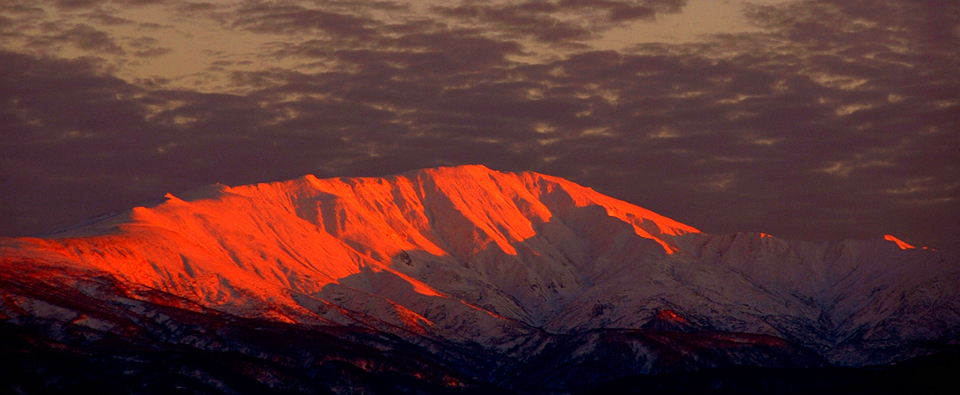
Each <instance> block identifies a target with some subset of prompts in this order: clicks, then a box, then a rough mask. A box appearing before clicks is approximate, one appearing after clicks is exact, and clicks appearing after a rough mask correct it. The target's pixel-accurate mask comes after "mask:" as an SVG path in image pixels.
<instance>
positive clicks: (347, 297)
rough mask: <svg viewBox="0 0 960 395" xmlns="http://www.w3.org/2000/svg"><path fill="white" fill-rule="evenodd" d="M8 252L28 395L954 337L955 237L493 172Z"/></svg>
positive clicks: (174, 204) (937, 343)
mask: <svg viewBox="0 0 960 395" xmlns="http://www.w3.org/2000/svg"><path fill="white" fill-rule="evenodd" d="M0 257H2V262H0V292H2V293H0V296H2V299H0V301H2V303H0V319H2V320H3V325H2V330H3V331H4V336H3V338H4V339H5V340H4V344H3V346H2V347H0V350H3V351H2V352H3V353H4V354H5V355H6V357H5V358H4V359H5V360H7V361H13V362H11V365H10V366H8V369H6V371H7V372H10V373H9V374H10V375H11V376H10V377H7V378H6V380H5V381H7V382H11V383H14V384H13V387H15V388H14V389H17V390H18V391H21V392H31V391H40V392H43V391H45V390H49V389H51V388H62V389H68V388H73V387H83V386H86V385H89V386H99V387H98V388H104V387H102V385H103V383H102V382H101V381H104V380H101V379H102V378H103V377H106V376H104V374H106V373H109V375H110V376H117V375H118V374H119V375H120V376H123V377H126V378H127V380H126V381H124V380H120V381H116V380H111V381H109V383H110V385H113V386H114V387H110V388H113V389H114V390H116V392H119V393H137V392H156V391H157V389H158V388H161V389H162V388H167V389H176V388H180V389H184V390H186V391H188V392H196V393H246V392H249V393H269V392H271V391H277V392H278V393H283V392H284V391H286V392H287V393H289V392H294V393H298V392H300V393H314V392H321V393H322V392H332V393H361V392H364V391H366V392H367V393H393V392H401V391H405V392H419V393H448V392H449V393H463V392H471V391H474V392H477V393H488V392H489V391H493V390H496V391H497V392H505V391H518V392H524V393H527V392H529V393H536V392H544V391H546V392H551V391H553V392H564V391H581V390H588V389H591V388H594V387H596V386H597V385H601V384H603V383H605V382H610V381H611V380H615V379H617V378H619V377H628V376H632V375H636V374H649V373H665V372H695V371H700V370H704V369H713V368H728V367H756V368H790V369H793V368H812V367H829V366H854V367H856V366H866V365H878V364H879V365H885V364H892V363H896V362H900V361H905V360H908V359H910V358H913V357H917V356H922V355H928V354H933V353H935V352H937V351H941V350H949V349H952V348H955V347H956V344H957V337H958V335H960V258H958V257H957V256H956V254H951V253H944V252H939V251H934V250H930V249H923V248H913V247H912V246H910V245H909V244H906V243H904V242H902V241H900V240H898V239H896V238H895V237H893V236H886V237H885V238H877V239H873V240H846V241H838V242H827V243H809V242H802V241H788V240H780V239H778V238H776V237H773V236H770V235H766V234H762V233H737V234H730V235H709V234H704V233H702V232H700V231H698V230H697V229H695V228H693V227H691V226H689V225H685V224H682V223H679V222H677V221H674V220H671V219H669V218H666V217H663V216H661V215H658V214H656V213H654V212H651V211H649V210H646V209H643V208H640V207H637V206H635V205H632V204H629V203H626V202H623V201H620V200H617V199H614V198H611V197H608V196H604V195H602V194H599V193H597V192H595V191H593V190H591V189H589V188H585V187H582V186H579V185H576V184H574V183H572V182H569V181H566V180H563V179H560V178H556V177H550V176H546V175H541V174H537V173H530V172H525V173H502V172H497V171H493V170H490V169H487V168H485V167H483V166H462V167H451V168H437V169H426V170H419V171H414V172H409V173H405V174H400V175H395V176H391V177H385V178H335V179H318V178H316V177H314V176H310V175H308V176H305V177H302V178H299V179H295V180H290V181H284V182H275V183H263V184H256V185H248V186H237V187H228V186H224V185H213V186H209V187H204V188H200V189H197V190H192V191H188V192H185V193H182V194H178V196H174V195H172V194H167V195H166V196H165V197H164V198H163V199H161V200H159V201H156V202H153V203H151V204H148V205H144V206H140V207H135V208H133V209H131V210H126V211H122V212H118V213H114V214H110V215H106V216H101V217H98V218H94V219H92V220H90V221H88V222H86V223H84V224H81V225H78V226H76V227H73V228H70V229H67V230H64V231H61V232H58V233H54V234H50V235H46V236H43V237H38V238H6V239H0ZM58 367H59V368H58ZM58 369H59V370H58ZM98 372H99V373H98ZM98 374H99V375H98ZM51 377H56V378H57V380H53V381H52V382H53V384H50V383H51V380H50V378H51ZM58 383H59V384H58ZM51 386H52V387H51ZM165 386H166V387H165ZM361 389H362V390H361Z"/></svg>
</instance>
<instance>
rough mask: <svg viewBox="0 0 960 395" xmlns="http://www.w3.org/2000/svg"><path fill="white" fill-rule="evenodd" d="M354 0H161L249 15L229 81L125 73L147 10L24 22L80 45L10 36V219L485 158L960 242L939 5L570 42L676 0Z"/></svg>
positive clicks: (715, 211) (755, 13)
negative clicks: (617, 41)
mask: <svg viewBox="0 0 960 395" xmlns="http://www.w3.org/2000/svg"><path fill="white" fill-rule="evenodd" d="M81 3H82V4H81ZM103 4H105V2H95V1H88V2H77V3H76V4H74V5H73V7H75V8H77V9H81V8H82V9H84V10H89V9H91V8H95V7H97V6H101V5H103ZM111 4H121V5H123V4H122V3H111ZM131 4H132V3H131ZM363 4H365V6H360V3H355V2H297V1H245V2H238V3H236V4H227V3H216V4H204V3H186V2H174V1H169V2H164V3H163V4H159V5H158V6H160V5H162V6H166V7H170V9H171V10H172V12H175V13H178V14H177V15H179V18H191V19H190V20H191V21H193V23H198V24H199V23H203V24H207V25H209V26H210V29H212V31H213V30H216V29H222V30H223V31H229V32H235V33H237V34H239V32H243V33H244V34H251V35H253V36H252V37H253V38H252V39H251V40H254V41H255V42H256V43H258V44H257V45H256V46H254V47H255V51H256V52H254V53H249V54H243V56H240V55H236V54H233V53H231V52H229V51H228V50H226V49H223V50H221V49H216V48H211V52H209V54H214V55H216V56H213V57H212V59H215V60H211V61H210V63H209V64H208V65H207V67H206V68H205V69H204V70H205V71H203V72H202V73H201V74H200V75H199V76H198V77H203V78H209V79H211V80H212V79H215V78H219V77H218V76H223V78H225V80H224V82H223V83H222V84H221V85H218V86H217V87H210V86H203V87H192V86H190V85H184V84H179V85H178V84H176V83H174V82H175V81H173V80H169V81H168V80H164V79H162V78H160V79H157V78H146V76H145V77H144V78H142V79H130V78H120V77H118V76H117V75H116V71H115V70H116V69H117V67H116V66H114V65H115V64H118V63H117V62H116V61H115V60H116V59H120V60H121V61H128V60H129V59H131V58H137V59H142V60H143V61H151V60H153V59H165V57H168V56H174V55H177V54H178V52H177V51H178V48H177V47H174V46H170V45H165V44H164V43H163V42H161V41H160V37H159V36H157V37H152V36H150V34H151V33H150V32H149V31H147V30H142V29H140V30H136V32H135V34H133V33H129V34H127V33H123V31H121V30H111V29H113V28H112V27H111V28H108V27H110V26H121V25H123V24H120V23H119V22H118V24H111V23H110V22H108V21H101V22H100V23H102V24H101V25H96V26H93V25H90V24H92V23H94V22H92V21H94V19H91V18H86V19H84V20H83V21H82V22H81V21H80V20H79V19H78V20H76V21H67V22H69V23H65V24H62V25H60V26H61V27H60V28H57V29H52V30H51V31H50V32H48V33H42V32H38V33H37V34H34V35H33V36H32V37H31V38H32V39H35V40H46V41H45V42H56V43H59V45H64V46H70V47H71V48H74V49H75V50H77V51H86V52H87V55H86V56H80V57H75V58H73V59H72V60H70V59H65V58H59V57H58V56H57V55H56V53H47V54H37V53H27V52H25V51H24V50H20V49H18V48H19V47H16V46H14V45H9V49H7V50H6V51H4V52H3V53H2V56H0V68H2V71H3V72H2V73H0V100H2V101H0V103H2V107H0V110H2V111H0V128H2V129H3V130H4V133H3V136H2V137H0V139H2V140H0V150H2V151H0V153H2V162H0V163H2V171H0V177H2V178H0V180H2V181H0V183H2V185H3V186H4V187H5V190H9V191H13V193H8V194H4V195H3V196H2V197H0V199H2V200H0V203H2V205H0V215H2V217H0V218H2V222H4V223H5V224H6V223H11V224H14V225H11V226H8V227H7V229H6V230H5V232H7V234H22V233H28V232H38V231H43V230H51V229H53V228H55V227H59V226H66V225H69V224H71V223H75V222H77V221H79V220H81V219H82V218H83V217H89V216H93V215H96V214H100V213H102V212H106V211H111V210H116V209H120V208H122V207H124V206H127V205H131V204H134V203H135V202H137V201H141V200H148V199H152V198H155V197H157V196H162V194H163V193H165V192H174V193H176V192H177V191H181V190H185V189H189V188H192V187H195V186H200V185H204V184H209V183H213V182H224V183H228V184H241V183H251V182H259V181H268V180H278V179H286V178H292V177H297V176H300V175H302V174H306V173H315V174H317V175H318V176H320V177H328V176H360V175H365V176H369V175H385V174H391V173H396V172H400V171H405V170H410V169H415V168H421V167H432V166H439V165H456V164H464V163H483V164H486V165H488V166H490V167H492V168H496V169H502V170H534V171H540V172H544V173H548V174H553V175H557V176H561V177H565V178H568V179H571V180H573V181H576V182H579V183H582V184H584V185H588V186H592V187H594V188H595V189H597V190H599V191H601V192H604V193H607V194H610V195H613V196H616V197H619V198H621V199H624V200H627V201H630V202H634V203H637V204H640V205H642V206H645V207H647V208H650V209H653V210H655V211H658V212H661V213H663V214H665V215H667V216H670V217H673V218H676V219H678V220H681V221H684V222H687V223H690V224H691V225H694V226H697V227H699V228H701V229H703V230H706V231H709V232H718V233H721V232H732V231H764V232H767V233H772V234H774V235H778V236H781V237H786V238H799V239H811V240H826V239H838V238H847V237H874V236H879V235H882V234H884V233H892V234H895V235H897V236H898V237H900V238H903V239H905V240H908V241H910V242H911V243H912V244H927V245H933V246H939V247H949V246H953V247H957V240H960V208H958V207H960V204H957V202H958V199H960V168H958V166H960V165H958V164H960V152H958V151H957V149H956V147H958V146H960V108H958V107H960V77H958V76H957V75H956V74H957V73H956V70H960V64H958V63H960V55H958V51H957V50H956V43H957V42H960V39H958V37H957V34H958V32H960V30H958V26H960V23H958V7H957V6H955V5H951V4H949V3H944V2H936V1H926V2H900V1H893V0H890V1H876V0H869V1H868V0H851V1H828V0H820V1H801V2H793V3H784V4H781V5H775V6H760V5H753V6H747V7H746V8H745V12H746V15H747V17H748V18H749V20H750V21H751V22H752V23H754V24H755V25H756V26H757V27H758V28H760V29H761V30H759V31H756V32H751V33H740V34H725V35H715V36H711V37H705V38H704V39H703V40H701V41H698V42H690V43H685V44H669V45H668V44H657V43H647V44H640V45H635V46H633V47H630V48H627V49H624V50H620V51H613V50H597V49H594V48H590V47H589V45H588V44H585V41H584V40H586V39H588V38H591V37H596V36H598V35H602V34H603V32H604V31H606V30H607V29H610V28H611V27H612V26H622V25H623V24H624V23H627V22H629V21H638V20H639V21H649V20H651V19H652V20H655V19H656V18H657V17H658V16H659V15H661V14H666V13H677V12H683V9H684V5H685V2H682V1H676V2H672V1H631V2H628V1H600V2H581V1H516V2H496V3H493V2H464V3H459V4H453V5H443V6H440V7H434V8H429V7H428V8H420V9H416V8H412V6H411V5H409V4H405V3H400V2H397V3H393V2H381V3H370V2H363ZM81 5H84V7H80V6H81ZM114 6H116V5H114ZM125 6H133V5H125ZM187 9H190V10H192V12H186V11H185V10H187ZM23 10H24V11H18V12H16V13H13V12H11V13H5V15H8V16H6V17H5V18H6V19H0V32H2V33H0V34H9V35H13V34H16V32H15V31H13V30H10V29H6V30H4V26H13V25H17V24H22V23H24V22H23V21H25V20H27V19H28V18H33V20H36V19H37V18H40V19H43V16H42V15H43V14H42V13H39V14H38V12H37V11H30V10H29V9H27V8H23ZM424 10H426V11H424ZM78 12H79V11H78ZM83 12H87V14H84V15H91V14H89V11H83ZM118 17H120V16H118ZM575 17H579V18H575ZM136 22H137V23H138V24H140V23H143V22H142V21H136ZM642 23H647V22H642ZM80 26H86V27H87V28H80V29H79V30H72V29H77V28H79V27H80ZM534 27H537V28H534ZM546 27H550V28H553V29H555V30H553V31H552V32H551V30H550V29H548V28H546ZM168 30H169V29H161V31H168ZM113 31H115V32H120V33H111V32H113ZM71 32H72V33H71ZM100 33H103V34H100ZM58 37H63V38H58ZM11 40H14V41H15V40H18V39H11ZM56 40H61V41H56ZM256 40H259V41H256ZM51 45H52V44H51ZM558 45H559V46H564V47H563V48H564V51H565V52H562V53H561V54H555V55H553V56H546V57H542V58H537V57H530V56H528V55H529V54H531V53H536V52H537V51H541V50H544V48H548V50H546V51H547V52H549V48H556V46H558ZM118 48H119V49H118ZM214 50H216V51H217V52H216V53H215V52H212V51H214ZM121 51H122V52H121ZM538 59H539V60H538ZM119 64H122V63H119ZM64 191H68V193H64Z"/></svg>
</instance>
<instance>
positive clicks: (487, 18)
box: [435, 0, 686, 43]
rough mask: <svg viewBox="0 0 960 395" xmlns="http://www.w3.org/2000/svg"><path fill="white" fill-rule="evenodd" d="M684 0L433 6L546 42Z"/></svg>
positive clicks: (670, 9)
mask: <svg viewBox="0 0 960 395" xmlns="http://www.w3.org/2000/svg"><path fill="white" fill-rule="evenodd" d="M685 4H686V0H641V1H624V0H596V1H585V0H559V1H548V0H528V1H518V2H507V3H489V2H474V1H467V2H463V3H460V4H457V5H452V6H436V7H435V10H437V11H439V12H440V14H441V15H444V16H447V17H451V18H454V19H456V20H458V21H461V22H472V23H475V24H478V25H480V26H483V27H485V28H486V30H487V31H491V32H494V33H497V34H505V35H507V36H513V37H516V38H533V39H534V40H536V41H539V42H546V43H569V42H571V41H582V40H588V39H591V38H596V37H597V35H598V34H600V33H602V32H604V31H606V30H609V29H610V28H612V27H615V26H617V25H620V24H622V23H624V22H630V21H635V20H643V19H647V20H649V19H653V18H655V17H656V15H657V14H660V13H676V12H679V11H680V10H681V9H682V7H683V6H684V5H685Z"/></svg>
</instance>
